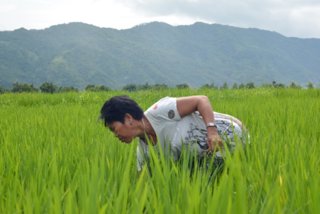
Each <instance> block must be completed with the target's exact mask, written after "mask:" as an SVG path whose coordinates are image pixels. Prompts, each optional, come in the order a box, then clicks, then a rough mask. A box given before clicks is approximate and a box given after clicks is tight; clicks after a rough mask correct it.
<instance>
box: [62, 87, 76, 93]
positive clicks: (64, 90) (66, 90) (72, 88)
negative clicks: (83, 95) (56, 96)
mask: <svg viewBox="0 0 320 214" xmlns="http://www.w3.org/2000/svg"><path fill="white" fill-rule="evenodd" d="M78 91H79V90H78V89H77V88H75V87H73V86H65V87H59V89H58V92H61V93H63V92H78Z"/></svg>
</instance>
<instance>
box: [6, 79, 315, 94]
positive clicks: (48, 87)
mask: <svg viewBox="0 0 320 214" xmlns="http://www.w3.org/2000/svg"><path fill="white" fill-rule="evenodd" d="M167 88H177V89H186V88H190V86H189V85H188V84H186V83H183V84H178V85H176V86H175V87H169V86H167V85H166V84H154V85H151V84H148V83H145V84H143V85H138V84H128V85H125V86H124V87H123V88H121V89H120V90H124V91H129V92H132V91H140V90H149V89H153V90H160V89H167ZM200 88H201V89H220V90H224V89H254V88H296V89H301V88H307V89H313V88H317V87H316V86H314V84H313V83H311V82H309V83H308V84H307V85H306V86H301V85H299V84H297V83H295V82H291V83H290V84H289V85H285V84H283V83H277V82H276V81H273V82H272V83H270V84H262V85H261V86H255V84H254V83H253V82H249V83H246V84H243V83H241V84H239V85H238V84H237V83H234V84H233V85H232V86H229V85H228V84H227V83H226V82H225V83H223V85H222V86H216V85H215V84H214V83H211V84H205V85H203V86H201V87H200ZM112 90H113V89H111V88H110V87H108V86H105V85H93V84H89V85H87V86H86V87H85V89H84V91H91V92H98V91H112ZM78 91H80V90H79V89H78V88H75V87H73V86H69V87H66V86H64V87H62V86H58V85H55V84H53V83H52V82H44V83H42V84H41V85H40V87H39V88H37V87H35V86H34V85H33V84H28V83H14V84H13V85H12V88H11V89H5V88H4V87H2V86H0V94H1V93H5V92H12V93H22V92H41V93H51V94H52V93H61V92H78Z"/></svg>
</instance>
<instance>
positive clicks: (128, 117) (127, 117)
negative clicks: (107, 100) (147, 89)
mask: <svg viewBox="0 0 320 214" xmlns="http://www.w3.org/2000/svg"><path fill="white" fill-rule="evenodd" d="M132 122H133V117H132V115H131V114H129V113H126V114H125V115H124V123H125V124H127V125H132Z"/></svg>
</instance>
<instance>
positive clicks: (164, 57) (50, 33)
mask: <svg viewBox="0 0 320 214" xmlns="http://www.w3.org/2000/svg"><path fill="white" fill-rule="evenodd" d="M319 68H320V39H300V38H290V37H285V36H282V35H280V34H278V33H276V32H270V31H265V30H259V29H244V28H237V27H231V26H224V25H219V24H205V23H195V24H193V25H186V26H171V25H168V24H165V23H160V22H152V23H147V24H143V25H138V26H135V27H133V28H130V29H126V30H116V29H111V28H99V27H96V26H93V25H88V24H84V23H70V24H61V25H56V26H52V27H50V28H47V29H43V30H26V29H23V28H21V29H17V30H15V31H1V32H0V77H1V78H0V85H1V86H5V87H10V86H11V85H12V83H14V82H24V83H33V84H34V85H36V86H37V85H40V84H42V83H43V82H46V81H48V82H53V83H54V84H57V85H60V86H74V87H78V88H83V87H85V86H86V85H88V84H102V85H106V86H109V87H112V88H121V87H123V86H124V85H127V84H145V83H149V84H156V83H160V84H162V83H164V84H167V85H169V86H172V85H173V86H174V85H177V84H181V83H187V84H189V85H190V86H194V87H198V86H201V85H204V84H210V83H214V84H215V85H222V84H223V83H224V82H227V83H228V84H232V83H234V82H236V83H247V82H254V83H255V84H262V83H271V82H272V81H276V82H281V83H285V84H287V83H290V82H295V83H298V84H305V83H307V82H309V81H310V82H313V83H318V82H320V69H319Z"/></svg>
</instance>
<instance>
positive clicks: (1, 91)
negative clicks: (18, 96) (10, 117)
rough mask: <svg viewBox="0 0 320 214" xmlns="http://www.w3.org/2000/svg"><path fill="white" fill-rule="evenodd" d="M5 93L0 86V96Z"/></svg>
mask: <svg viewBox="0 0 320 214" xmlns="http://www.w3.org/2000/svg"><path fill="white" fill-rule="evenodd" d="M5 91H6V90H5V89H4V88H3V87H2V86H0V94H3V93H4V92H5Z"/></svg>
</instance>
